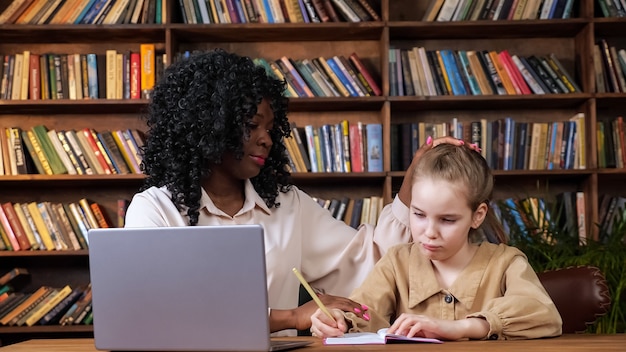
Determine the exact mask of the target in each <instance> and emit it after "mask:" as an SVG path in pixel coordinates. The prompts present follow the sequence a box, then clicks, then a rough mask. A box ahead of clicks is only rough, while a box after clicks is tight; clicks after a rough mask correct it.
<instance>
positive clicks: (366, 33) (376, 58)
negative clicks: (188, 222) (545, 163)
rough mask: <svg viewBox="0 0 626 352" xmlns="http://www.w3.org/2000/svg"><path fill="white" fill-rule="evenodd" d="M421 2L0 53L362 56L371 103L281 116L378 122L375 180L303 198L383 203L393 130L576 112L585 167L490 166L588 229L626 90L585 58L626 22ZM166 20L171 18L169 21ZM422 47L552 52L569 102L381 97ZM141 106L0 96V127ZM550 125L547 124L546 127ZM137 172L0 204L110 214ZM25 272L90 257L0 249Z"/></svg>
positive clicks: (63, 121) (132, 189)
mask: <svg viewBox="0 0 626 352" xmlns="http://www.w3.org/2000/svg"><path fill="white" fill-rule="evenodd" d="M429 2H430V0H422V1H415V0H376V1H375V3H376V5H377V7H378V8H380V9H381V14H382V17H383V20H382V21H380V22H364V23H309V24H298V23H285V24H262V23H255V24H206V25H205V24H197V25H188V24H182V23H167V24H149V25H75V26H74V25H43V26H34V25H2V26H0V53H2V54H5V53H14V52H15V53H16V52H20V51H23V50H30V51H31V52H43V53H45V52H55V53H71V52H78V53H81V54H84V53H92V52H93V53H97V54H98V55H101V56H103V55H104V53H105V50H107V49H116V50H120V51H122V50H123V51H128V50H133V51H137V50H138V49H139V45H140V44H142V43H154V44H155V47H156V49H157V52H159V53H160V52H163V53H166V54H167V57H168V61H169V62H170V63H171V62H173V61H174V60H175V59H176V56H177V54H178V53H180V52H184V51H187V50H189V51H191V50H196V49H200V50H201V49H212V48H214V47H222V48H224V49H226V50H229V51H234V52H237V53H239V54H242V55H248V56H251V57H265V58H271V59H277V58H279V57H281V56H283V55H287V56H290V57H294V58H296V59H300V58H314V57H318V56H329V55H339V54H341V55H349V54H350V53H352V52H357V53H358V54H359V57H361V59H362V60H363V61H364V62H365V63H366V64H367V65H368V67H371V68H373V71H374V72H373V73H374V75H375V76H377V79H378V78H380V80H379V82H380V83H381V84H380V86H381V89H382V90H383V95H382V96H378V97H362V98H352V97H351V98H339V97H333V98H329V97H315V98H291V99H289V119H290V121H293V122H295V123H297V125H298V126H299V127H303V126H305V125H307V124H312V125H315V126H320V125H322V124H336V123H338V122H340V121H341V120H343V119H347V120H349V121H350V123H356V122H363V123H380V124H381V125H382V126H383V144H384V146H383V152H384V159H383V160H384V164H383V165H384V171H383V172H379V173H294V174H293V175H292V177H291V179H292V181H293V183H294V184H295V185H297V186H298V187H300V188H302V189H303V190H304V191H306V192H308V193H309V194H311V195H312V196H319V197H335V196H336V197H342V196H345V195H348V196H354V197H364V196H371V195H382V196H383V198H384V200H385V202H390V201H391V200H392V197H393V195H394V192H395V191H397V189H398V188H399V186H400V184H401V183H402V180H403V178H404V177H405V176H406V173H405V172H404V171H390V170H391V165H390V164H391V160H390V159H391V156H392V154H391V151H390V149H391V148H390V145H391V136H390V126H391V125H392V124H395V123H404V122H449V121H450V119H451V118H458V119H459V120H463V121H464V122H466V121H475V120H478V119H480V118H485V119H487V120H489V121H492V120H495V119H500V118H504V117H505V116H511V117H513V118H514V119H516V118H517V117H518V115H521V116H519V118H520V120H523V121H525V122H534V121H541V122H545V121H556V120H559V121H563V120H566V119H569V118H570V117H571V116H572V115H573V114H574V113H576V112H584V113H585V115H586V122H585V123H586V125H585V129H586V136H585V137H586V142H587V146H586V152H587V169H585V170H512V171H502V170H494V172H493V174H494V176H495V180H496V196H497V197H504V196H510V195H511V194H513V193H515V192H519V194H523V193H524V192H529V193H532V192H536V193H540V194H545V193H546V192H547V193H549V194H557V193H558V192H561V191H564V190H567V191H585V194H586V196H587V197H586V204H585V208H586V215H587V219H589V221H588V223H589V224H593V223H597V222H598V219H597V217H598V214H597V213H598V211H597V209H595V208H597V205H598V198H599V194H600V193H602V192H615V194H620V195H626V187H623V179H624V177H625V176H626V169H598V168H597V164H598V163H597V160H596V159H597V150H596V148H597V147H596V144H595V143H596V136H595V123H596V122H597V121H600V120H604V119H608V118H613V117H615V116H617V115H616V114H623V109H624V107H625V106H626V93H595V82H594V72H593V61H592V53H591V50H592V48H593V44H594V43H595V41H596V39H599V38H604V37H606V38H608V39H609V40H612V41H615V42H622V43H623V42H624V37H625V35H624V33H626V18H594V17H593V6H592V4H591V3H590V2H589V1H577V2H575V3H576V5H575V6H577V9H576V11H575V13H576V14H577V15H578V16H577V17H578V18H571V19H563V20H524V21H465V22H421V21H420V19H421V18H422V17H423V15H424V12H425V10H426V8H427V6H428V3H429ZM166 3H167V4H168V5H167V6H169V9H170V10H171V11H169V13H170V17H171V18H170V20H172V19H174V20H175V21H177V20H178V19H177V18H175V17H176V16H178V14H177V12H178V3H177V2H176V1H173V0H169V1H167V2H166ZM168 22H172V21H168ZM413 46H424V47H426V48H427V49H428V50H439V49H444V48H445V49H453V50H454V49H458V50H462V49H463V50H498V51H499V50H503V49H510V51H511V52H512V53H513V52H515V53H518V54H520V55H531V54H538V55H544V54H547V53H550V52H553V51H556V55H557V56H558V57H559V59H560V60H561V59H562V61H563V62H562V63H563V64H564V66H566V69H567V70H568V72H570V73H571V74H572V75H573V76H574V77H575V78H576V81H577V83H578V84H579V85H580V86H581V88H582V90H583V92H581V93H575V94H545V95H522V96H501V95H489V96H433V97H430V96H419V97H418V96H405V97H396V96H390V94H389V91H390V89H389V78H390V77H389V72H388V67H389V66H388V65H389V58H388V54H389V48H391V47H398V48H399V47H401V48H408V47H413ZM147 104H148V101H147V100H106V99H93V100H67V99H66V100H46V101H33V100H18V101H14V100H8V101H6V100H5V101H2V100H0V125H2V126H20V127H23V128H30V127H32V126H33V125H36V124H44V125H49V126H53V128H57V129H79V128H85V127H89V128H95V129H96V130H98V129H115V128H137V129H142V130H143V131H145V130H146V126H145V121H144V120H142V119H141V117H142V116H144V115H145V113H146V108H147ZM553 118H554V119H555V120H552V119H553ZM143 181H144V176H143V175H91V176H78V175H55V176H45V175H19V176H0V188H1V189H2V192H0V202H30V201H45V200H51V201H59V202H65V201H68V200H72V201H75V200H78V199H80V198H83V197H89V198H95V199H94V200H95V201H98V202H103V203H104V204H105V205H106V207H107V208H108V212H109V217H110V218H113V215H116V213H115V208H116V201H117V200H118V199H122V198H125V199H130V198H131V197H132V195H133V194H135V193H136V192H137V191H138V190H139V188H140V186H141V185H142V182H143ZM12 265H24V266H26V267H28V268H29V269H31V270H32V272H34V273H36V275H37V279H36V280H35V281H34V282H33V283H32V285H38V284H41V283H46V282H53V283H59V284H60V283H61V282H63V281H67V282H72V283H84V282H85V281H88V251H87V250H82V251H41V252H39V251H31V252H0V266H2V267H7V266H12ZM92 331H93V330H92V327H91V326H63V327H62V326H41V327H40V326H37V327H15V328H14V327H0V338H1V339H2V340H3V342H4V341H5V340H6V337H14V336H17V337H16V339H25V338H27V337H28V338H30V337H33V336H37V337H42V336H43V337H46V336H48V335H50V336H71V335H72V334H78V335H81V334H87V335H89V334H92Z"/></svg>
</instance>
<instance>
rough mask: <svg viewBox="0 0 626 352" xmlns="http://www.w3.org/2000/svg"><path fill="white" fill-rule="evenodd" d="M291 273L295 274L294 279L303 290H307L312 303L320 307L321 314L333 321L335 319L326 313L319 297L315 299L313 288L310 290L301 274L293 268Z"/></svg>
mask: <svg viewBox="0 0 626 352" xmlns="http://www.w3.org/2000/svg"><path fill="white" fill-rule="evenodd" d="M293 273H294V274H296V277H297V278H298V280H300V283H301V284H302V286H304V288H305V289H306V290H307V292H309V294H310V295H311V298H313V301H315V303H317V306H318V307H320V309H321V310H322V312H324V314H326V315H327V316H328V317H329V318H330V319H332V320H335V318H334V317H333V316H332V314H330V312H329V311H328V308H326V306H325V305H324V303H322V301H321V300H320V299H319V297H317V294H315V292H314V291H313V288H311V285H309V283H308V282H306V280H305V279H304V277H302V274H300V272H299V271H298V269H296V268H293Z"/></svg>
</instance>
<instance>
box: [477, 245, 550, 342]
mask: <svg viewBox="0 0 626 352" xmlns="http://www.w3.org/2000/svg"><path fill="white" fill-rule="evenodd" d="M504 275H505V277H504V278H503V279H504V285H505V287H504V290H505V292H504V295H503V296H502V297H498V298H494V299H492V300H491V301H489V302H488V303H487V304H486V305H485V309H484V310H483V311H482V312H477V313H474V314H470V315H468V316H467V317H468V318H472V317H481V318H485V319H486V320H487V322H488V323H489V326H490V328H489V333H488V334H487V338H489V339H492V340H496V339H500V340H504V339H507V340H509V339H510V340H513V339H533V338H542V337H552V336H559V335H561V327H562V321H561V315H560V314H559V312H558V310H557V309H556V306H555V305H554V302H552V299H551V298H550V296H549V295H548V293H547V292H546V291H545V289H544V288H543V286H542V285H541V282H540V281H539V278H538V277H537V274H536V273H535V271H534V270H533V269H532V267H531V266H530V264H529V263H528V261H527V260H526V259H525V258H524V257H522V256H516V257H515V258H514V259H513V260H512V261H511V263H510V264H509V266H508V268H507V269H506V271H505V274H504Z"/></svg>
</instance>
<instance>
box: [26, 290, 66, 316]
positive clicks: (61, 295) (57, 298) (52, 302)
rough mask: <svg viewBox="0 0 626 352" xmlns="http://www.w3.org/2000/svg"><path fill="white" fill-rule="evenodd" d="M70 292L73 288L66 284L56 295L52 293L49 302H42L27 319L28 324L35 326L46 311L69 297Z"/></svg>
mask: <svg viewBox="0 0 626 352" xmlns="http://www.w3.org/2000/svg"><path fill="white" fill-rule="evenodd" d="M70 293H72V288H71V287H70V286H69V285H66V286H65V287H63V288H62V289H61V290H59V291H58V292H57V293H56V294H54V296H52V295H50V296H48V297H50V299H48V300H47V302H45V303H43V304H41V305H40V306H38V307H37V310H36V311H35V312H33V313H32V315H31V316H30V317H29V318H28V319H26V325H28V326H33V325H35V324H36V323H37V322H38V321H39V320H41V318H43V316H44V315H46V313H48V312H49V311H51V310H52V309H53V308H54V307H55V306H56V305H57V304H59V303H61V301H62V300H63V299H65V297H67V296H68V295H69V294H70Z"/></svg>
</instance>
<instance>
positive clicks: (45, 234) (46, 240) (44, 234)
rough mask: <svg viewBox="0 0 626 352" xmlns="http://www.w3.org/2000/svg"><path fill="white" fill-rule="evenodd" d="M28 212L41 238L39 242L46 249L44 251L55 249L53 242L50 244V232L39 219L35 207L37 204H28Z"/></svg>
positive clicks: (37, 208)
mask: <svg viewBox="0 0 626 352" xmlns="http://www.w3.org/2000/svg"><path fill="white" fill-rule="evenodd" d="M28 211H30V216H31V217H32V218H33V221H34V222H35V227H36V228H37V231H38V232H39V236H41V241H42V242H43V245H44V246H45V247H46V250H49V251H52V250H54V249H55V246H54V242H52V237H51V236H50V231H48V227H47V226H46V223H45V222H44V221H43V218H42V217H41V213H40V212H39V207H37V203H35V202H31V203H28Z"/></svg>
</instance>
